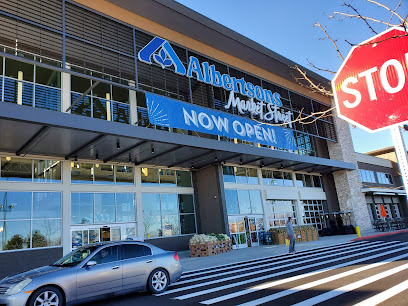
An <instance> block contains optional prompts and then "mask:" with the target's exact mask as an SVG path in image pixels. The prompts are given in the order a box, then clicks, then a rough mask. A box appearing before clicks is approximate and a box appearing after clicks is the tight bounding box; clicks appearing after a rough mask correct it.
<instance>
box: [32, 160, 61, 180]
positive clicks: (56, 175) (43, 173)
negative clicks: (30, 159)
mask: <svg viewBox="0 0 408 306" xmlns="http://www.w3.org/2000/svg"><path fill="white" fill-rule="evenodd" d="M34 182H45V183H57V182H61V163H60V162H59V161H55V160H34Z"/></svg>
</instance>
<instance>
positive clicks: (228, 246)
mask: <svg viewBox="0 0 408 306" xmlns="http://www.w3.org/2000/svg"><path fill="white" fill-rule="evenodd" d="M189 249H190V257H207V256H212V255H216V254H222V253H226V252H229V251H232V241H231V240H228V241H219V242H206V243H200V244H190V245H189Z"/></svg>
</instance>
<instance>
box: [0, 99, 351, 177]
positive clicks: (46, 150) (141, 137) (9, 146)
mask: <svg viewBox="0 0 408 306" xmlns="http://www.w3.org/2000/svg"><path fill="white" fill-rule="evenodd" d="M0 152H2V153H4V154H10V155H19V156H26V155H28V156H34V157H36V156H38V157H39V158H44V157H52V158H60V159H67V160H83V161H99V162H100V163H101V162H110V163H122V164H130V163H131V164H136V165H141V166H158V167H176V168H190V169H195V170H196V169H197V170H199V169H202V168H205V167H207V166H211V165H214V164H220V163H223V164H234V165H237V166H239V165H245V166H255V167H261V168H266V167H270V168H272V167H275V168H276V167H277V168H279V167H282V169H283V168H284V169H286V170H303V171H306V172H315V173H330V172H334V171H338V170H354V169H355V166H354V165H353V164H350V163H345V162H341V161H336V160H330V159H325V158H318V157H313V156H303V155H299V154H293V153H288V152H282V151H277V150H270V149H266V148H260V147H254V146H249V145H244V144H234V143H229V142H222V141H218V140H213V139H207V138H200V137H195V136H190V135H184V134H177V133H170V132H166V131H161V130H154V129H149V128H145V127H139V126H132V125H128V124H123V123H117V122H111V121H106V120H101V119H95V118H89V117H83V116H78V115H72V114H66V113H62V112H55V111H50V110H44V109H36V108H33V107H29V106H22V105H16V104H11V103H0Z"/></svg>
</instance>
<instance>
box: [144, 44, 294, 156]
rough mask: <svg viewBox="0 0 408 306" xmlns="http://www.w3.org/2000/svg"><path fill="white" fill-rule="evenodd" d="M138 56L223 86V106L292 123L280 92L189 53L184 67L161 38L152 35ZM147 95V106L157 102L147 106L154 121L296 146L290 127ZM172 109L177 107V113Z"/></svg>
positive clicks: (266, 118)
mask: <svg viewBox="0 0 408 306" xmlns="http://www.w3.org/2000/svg"><path fill="white" fill-rule="evenodd" d="M138 58H139V60H140V61H141V62H144V63H147V64H152V59H153V60H154V61H155V62H156V63H158V64H159V65H160V66H161V67H162V68H163V69H164V68H166V67H170V66H174V72H175V73H177V74H180V75H185V76H187V77H189V78H196V79H197V80H198V81H200V82H203V83H206V84H211V85H213V86H216V87H222V88H224V89H226V90H228V91H230V96H229V99H228V103H227V105H225V106H224V107H225V108H226V109H227V108H232V107H236V108H237V110H238V112H239V113H241V114H244V113H245V112H249V113H251V114H253V115H256V116H259V118H260V119H262V120H266V121H271V122H275V123H280V122H282V123H288V125H289V127H292V124H291V123H290V122H291V120H292V113H291V112H290V111H286V112H282V111H281V110H280V109H279V107H280V106H282V101H281V96H280V95H279V93H277V92H274V93H272V92H271V91H270V90H267V89H263V88H262V87H261V86H258V85H256V86H255V85H254V84H252V83H250V82H246V81H245V79H244V78H241V79H237V78H235V77H231V76H230V75H228V74H221V73H220V72H219V71H217V70H216V69H215V66H214V65H210V64H209V63H208V62H203V63H201V64H200V62H199V60H198V59H197V58H196V57H194V56H190V59H189V63H188V67H187V69H186V67H184V65H183V63H182V62H181V60H180V59H179V58H178V56H177V54H176V52H175V51H174V50H173V48H172V47H171V45H170V43H169V42H168V41H167V40H164V39H163V38H160V37H155V38H153V40H151V41H150V42H149V43H148V44H147V45H146V46H145V47H144V48H143V49H142V50H140V52H139V53H138ZM234 93H238V94H241V95H244V96H247V97H248V98H249V99H248V100H246V101H245V100H241V99H239V98H238V97H235V95H234ZM146 98H147V101H148V103H150V106H152V105H151V104H152V101H155V103H156V105H155V107H153V108H152V107H150V106H148V113H149V119H150V121H151V123H153V124H157V125H162V126H169V127H173V128H181V129H188V130H194V131H200V132H204V133H209V134H214V135H222V136H226V137H230V138H238V139H242V140H247V141H252V142H257V143H262V144H267V145H270V146H277V147H279V148H283V149H290V150H297V148H296V142H295V139H294V137H293V132H292V131H290V130H286V129H283V128H280V127H272V126H268V125H261V124H259V123H257V122H256V121H254V120H250V119H244V118H240V117H237V116H232V115H229V114H224V113H222V112H217V111H213V110H209V109H206V108H202V107H197V106H194V105H191V104H186V103H181V102H176V101H173V100H171V99H167V98H165V97H160V96H156V95H152V94H150V93H147V94H146ZM254 99H256V100H258V102H255V101H254ZM149 101H150V102H149ZM157 103H159V104H157ZM153 104H154V103H153ZM158 105H160V110H161V111H162V113H161V114H164V113H166V117H160V116H158V115H157V114H158V113H157V112H156V110H157V109H159V108H158ZM166 105H167V106H166ZM173 107H174V109H173ZM175 110H178V111H179V112H180V113H179V114H177V112H176V111H175ZM159 119H163V120H159ZM164 119H165V120H164ZM187 119H188V120H187ZM210 119H211V120H210ZM241 127H242V128H241ZM284 143H285V144H284Z"/></svg>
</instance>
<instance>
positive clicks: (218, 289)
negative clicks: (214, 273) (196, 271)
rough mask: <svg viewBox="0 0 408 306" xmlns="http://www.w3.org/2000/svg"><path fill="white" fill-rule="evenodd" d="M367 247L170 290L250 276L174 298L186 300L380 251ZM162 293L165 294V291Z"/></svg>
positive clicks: (171, 291) (175, 290)
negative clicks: (317, 260)
mask: <svg viewBox="0 0 408 306" xmlns="http://www.w3.org/2000/svg"><path fill="white" fill-rule="evenodd" d="M388 244H391V242H389V243H383V244H382V246H383V245H388ZM404 244H405V243H404ZM394 246H395V244H393V245H392V246H388V247H384V248H383V249H388V248H391V247H394ZM367 248H369V247H364V248H361V249H359V252H357V253H354V254H351V255H347V256H341V257H340V256H339V255H342V254H344V253H349V252H350V251H345V252H340V253H337V254H336V255H337V257H336V258H335V259H330V260H328V261H320V262H318V263H314V264H310V265H306V266H301V267H297V268H293V269H289V270H284V271H281V272H276V273H273V274H269V275H265V276H260V277H257V278H251V277H252V276H253V275H255V274H258V273H265V272H270V271H273V270H275V268H270V269H264V270H260V271H258V272H253V273H247V274H241V275H238V276H234V277H229V278H225V279H220V280H213V281H211V282H207V283H202V284H197V285H192V286H187V287H184V288H177V289H174V290H170V291H169V292H170V293H174V292H179V291H184V290H188V289H193V288H199V287H202V286H205V285H212V284H215V283H220V282H226V281H229V280H233V279H236V278H242V277H249V278H248V279H246V280H244V281H240V282H237V283H233V284H228V285H224V286H220V287H213V288H210V289H207V290H202V291H197V292H193V293H190V294H186V295H181V296H178V297H174V299H177V300H185V299H189V298H192V297H197V296H200V295H204V294H208V293H213V292H215V291H221V290H224V289H229V288H233V287H238V286H241V285H247V284H248V283H253V282H258V281H263V280H265V279H270V278H273V277H275V276H280V275H285V274H288V273H292V272H297V271H301V270H305V269H308V268H313V267H317V266H320V265H324V264H328V263H332V262H335V261H339V260H344V259H347V258H352V257H356V256H361V255H364V254H368V253H372V252H377V251H378V250H369V251H366V252H360V251H361V250H364V249H367ZM332 256H333V255H328V256H321V257H319V259H324V258H327V257H332ZM299 259H303V258H302V257H299ZM314 260H316V258H314V259H311V260H306V261H304V262H302V263H306V262H310V261H314ZM292 265H293V263H290V264H286V265H281V266H279V268H280V269H282V268H290V267H291V266H292ZM164 294H166V292H165V293H164ZM161 295H163V293H162V294H161Z"/></svg>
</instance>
